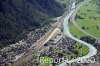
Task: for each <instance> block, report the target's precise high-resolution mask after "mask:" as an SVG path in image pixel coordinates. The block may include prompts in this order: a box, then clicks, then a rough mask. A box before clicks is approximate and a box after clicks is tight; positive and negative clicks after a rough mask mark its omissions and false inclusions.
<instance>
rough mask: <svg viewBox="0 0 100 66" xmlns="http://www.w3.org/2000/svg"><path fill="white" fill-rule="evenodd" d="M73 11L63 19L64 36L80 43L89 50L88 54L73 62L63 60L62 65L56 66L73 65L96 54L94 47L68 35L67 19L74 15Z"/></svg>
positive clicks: (73, 6)
mask: <svg viewBox="0 0 100 66" xmlns="http://www.w3.org/2000/svg"><path fill="white" fill-rule="evenodd" d="M89 1H90V0H88V1H85V3H86V2H89ZM73 8H75V2H74V3H73V5H72V9H73ZM74 11H75V9H73V10H71V11H70V13H69V14H68V15H67V16H66V17H65V19H64V22H63V27H64V34H65V35H66V36H68V37H70V38H72V39H74V40H76V41H78V42H80V43H81V44H83V45H85V46H87V47H88V48H89V53H88V54H87V55H85V56H83V57H78V58H76V59H73V60H68V61H67V60H65V62H63V63H62V64H60V65H58V66H67V63H69V64H70V63H73V62H78V61H82V60H86V59H87V58H90V57H92V56H94V55H96V54H97V49H96V48H95V47H94V46H92V45H90V44H88V43H86V42H84V41H82V40H80V39H77V38H75V37H73V36H72V35H71V34H70V32H69V28H68V19H69V18H70V17H71V16H72V14H73V13H74Z"/></svg>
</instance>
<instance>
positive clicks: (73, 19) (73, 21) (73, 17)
mask: <svg viewBox="0 0 100 66" xmlns="http://www.w3.org/2000/svg"><path fill="white" fill-rule="evenodd" d="M86 2H87V1H86ZM86 2H84V3H81V4H80V5H79V6H78V7H77V8H76V9H75V12H74V13H73V15H72V23H73V24H74V25H75V26H76V27H77V28H78V29H79V30H80V31H81V32H83V33H85V34H86V35H88V36H91V37H93V38H95V39H97V40H100V39H99V38H97V37H95V36H93V35H92V34H89V33H88V32H86V31H84V30H83V29H82V28H81V27H80V26H78V25H77V23H76V22H75V16H76V14H77V11H78V10H79V9H80V7H81V6H82V5H83V4H86Z"/></svg>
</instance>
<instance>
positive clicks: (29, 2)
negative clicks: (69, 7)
mask: <svg viewBox="0 0 100 66" xmlns="http://www.w3.org/2000/svg"><path fill="white" fill-rule="evenodd" d="M64 1H65V0H64ZM65 10H66V4H65V2H61V1H57V0H0V47H3V46H7V45H9V44H13V43H15V42H17V41H19V40H20V39H23V38H25V35H26V33H27V32H28V31H30V30H35V29H36V28H41V27H43V26H44V25H45V24H49V23H50V22H49V20H50V18H51V17H57V16H60V15H62V14H63V13H64V12H65Z"/></svg>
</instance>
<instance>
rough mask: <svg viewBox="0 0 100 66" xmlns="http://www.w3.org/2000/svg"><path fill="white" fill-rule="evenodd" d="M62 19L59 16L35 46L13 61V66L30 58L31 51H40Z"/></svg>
mask: <svg viewBox="0 0 100 66" xmlns="http://www.w3.org/2000/svg"><path fill="white" fill-rule="evenodd" d="M65 13H66V12H65ZM65 13H64V15H65ZM62 19H63V16H62V17H61V18H60V20H59V21H58V22H57V23H55V24H54V25H53V28H51V29H50V30H49V31H48V32H47V33H46V34H45V35H44V36H43V37H42V38H40V40H38V41H37V42H36V43H35V45H36V46H35V47H34V45H33V46H31V47H30V48H29V50H28V52H27V53H25V54H24V55H23V56H22V57H21V58H19V59H18V60H17V61H15V62H14V63H13V66H19V65H21V64H23V63H26V62H27V61H29V60H30V59H31V58H32V53H38V51H40V50H41V49H42V48H43V46H44V44H46V43H47V42H48V41H49V40H50V39H51V38H52V37H54V36H55V35H56V34H57V32H58V31H59V29H60V28H59V27H60V24H61V22H62ZM33 48H34V49H33Z"/></svg>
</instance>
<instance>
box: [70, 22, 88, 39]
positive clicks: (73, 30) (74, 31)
mask: <svg viewBox="0 0 100 66" xmlns="http://www.w3.org/2000/svg"><path fill="white" fill-rule="evenodd" d="M69 29H70V32H71V34H73V36H75V37H77V38H81V37H84V36H87V35H86V34H84V33H83V32H81V31H80V30H79V29H78V28H77V27H76V26H74V25H73V24H71V25H70V27H69Z"/></svg>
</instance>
